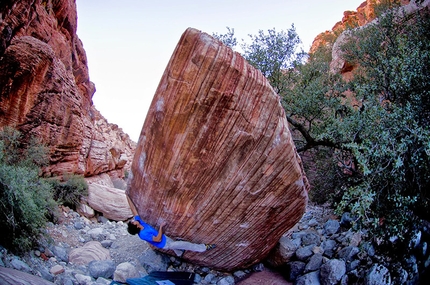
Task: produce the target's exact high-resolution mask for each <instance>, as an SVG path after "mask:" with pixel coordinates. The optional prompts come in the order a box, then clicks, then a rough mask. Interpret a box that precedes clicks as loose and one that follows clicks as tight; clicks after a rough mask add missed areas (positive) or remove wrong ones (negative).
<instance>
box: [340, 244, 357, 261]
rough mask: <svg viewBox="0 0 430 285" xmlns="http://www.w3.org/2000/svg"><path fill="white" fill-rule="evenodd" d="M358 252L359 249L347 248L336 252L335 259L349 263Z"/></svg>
mask: <svg viewBox="0 0 430 285" xmlns="http://www.w3.org/2000/svg"><path fill="white" fill-rule="evenodd" d="M359 252H360V249H359V248H358V247H355V246H347V247H345V248H342V249H341V250H340V251H339V252H338V254H337V257H338V258H339V259H342V260H344V261H351V260H352V259H353V258H354V257H355V256H356V255H357V253H359Z"/></svg>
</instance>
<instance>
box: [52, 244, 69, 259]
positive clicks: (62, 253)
mask: <svg viewBox="0 0 430 285" xmlns="http://www.w3.org/2000/svg"><path fill="white" fill-rule="evenodd" d="M52 252H53V253H54V255H55V256H56V257H58V258H59V259H60V260H61V261H64V262H69V254H68V252H67V249H65V248H64V247H61V246H54V247H53V248H52Z"/></svg>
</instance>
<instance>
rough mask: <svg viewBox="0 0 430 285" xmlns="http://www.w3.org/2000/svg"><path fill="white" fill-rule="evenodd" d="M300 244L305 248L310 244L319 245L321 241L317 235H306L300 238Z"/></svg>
mask: <svg viewBox="0 0 430 285" xmlns="http://www.w3.org/2000/svg"><path fill="white" fill-rule="evenodd" d="M302 244H303V245H305V246H306V245H310V244H316V245H320V244H321V239H320V237H319V236H318V235H316V234H314V233H307V234H305V235H304V236H303V237H302Z"/></svg>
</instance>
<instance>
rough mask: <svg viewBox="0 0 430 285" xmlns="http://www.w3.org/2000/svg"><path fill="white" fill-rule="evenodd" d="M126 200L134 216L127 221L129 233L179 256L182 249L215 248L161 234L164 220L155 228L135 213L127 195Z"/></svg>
mask: <svg viewBox="0 0 430 285" xmlns="http://www.w3.org/2000/svg"><path fill="white" fill-rule="evenodd" d="M127 201H128V204H129V205H130V209H131V212H132V213H133V216H134V218H133V219H132V220H131V221H130V222H128V232H129V233H130V234H132V235H135V234H137V235H139V237H140V238H141V239H142V240H144V241H147V242H149V243H150V244H152V245H153V246H155V247H157V248H162V249H171V250H173V251H174V252H175V253H176V255H178V256H181V255H182V254H183V251H184V250H190V251H196V252H204V251H206V250H209V249H213V248H215V245H214V244H204V243H201V244H196V243H191V242H188V241H174V240H172V239H171V238H169V237H168V236H166V235H164V234H163V226H165V223H164V222H163V223H162V224H161V225H160V228H159V229H158V231H157V230H156V229H154V228H153V227H151V226H150V225H148V224H147V223H145V222H144V221H142V219H141V218H140V217H139V215H138V213H137V210H136V207H135V205H134V203H133V202H132V201H131V200H130V198H129V197H128V196H127Z"/></svg>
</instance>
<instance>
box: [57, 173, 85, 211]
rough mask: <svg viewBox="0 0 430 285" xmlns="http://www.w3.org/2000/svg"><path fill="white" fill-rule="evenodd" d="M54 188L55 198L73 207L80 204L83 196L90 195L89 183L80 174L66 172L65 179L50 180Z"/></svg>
mask: <svg viewBox="0 0 430 285" xmlns="http://www.w3.org/2000/svg"><path fill="white" fill-rule="evenodd" d="M50 183H51V185H52V188H53V190H54V199H55V200H56V201H57V202H58V203H61V204H64V205H66V206H69V207H71V208H73V209H76V207H77V206H78V205H79V203H80V200H81V197H82V196H87V195H88V184H87V182H86V181H85V179H84V178H83V177H82V176H80V175H74V174H64V175H63V181H59V180H57V179H53V180H50Z"/></svg>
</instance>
